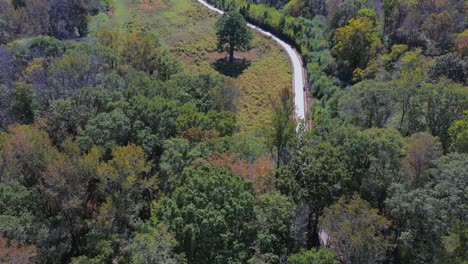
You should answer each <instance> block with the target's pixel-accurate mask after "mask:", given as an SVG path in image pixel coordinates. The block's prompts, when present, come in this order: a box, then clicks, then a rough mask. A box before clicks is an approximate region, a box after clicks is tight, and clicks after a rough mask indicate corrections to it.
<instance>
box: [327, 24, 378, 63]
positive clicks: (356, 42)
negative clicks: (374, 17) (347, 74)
mask: <svg viewBox="0 0 468 264" xmlns="http://www.w3.org/2000/svg"><path fill="white" fill-rule="evenodd" d="M374 28H375V27H374V25H373V22H372V21H371V20H369V19H367V18H366V17H360V18H357V19H351V20H350V21H349V25H347V26H344V27H341V28H338V29H337V30H336V33H335V41H336V44H335V46H334V47H333V50H334V51H335V53H336V55H337V56H338V58H339V59H340V60H341V61H343V62H347V63H349V67H350V68H351V70H354V69H355V68H357V67H360V68H364V67H366V65H367V62H368V61H369V60H370V59H371V58H372V57H374V56H375V54H376V53H377V49H378V48H379V46H380V45H381V43H380V40H379V38H378V37H377V35H376V33H375V29H374Z"/></svg>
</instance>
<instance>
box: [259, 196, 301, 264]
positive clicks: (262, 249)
mask: <svg viewBox="0 0 468 264" xmlns="http://www.w3.org/2000/svg"><path fill="white" fill-rule="evenodd" d="M294 212H295V205H294V202H293V201H292V199H291V198H289V197H286V196H284V195H281V194H279V193H267V194H264V195H261V196H260V197H259V198H258V201H257V204H256V205H255V217H256V227H257V239H256V241H255V248H256V251H257V254H261V255H262V257H263V259H266V260H268V261H267V263H281V262H280V260H281V259H283V258H284V257H285V256H287V255H288V252H289V250H290V249H291V246H292V244H293V230H292V228H291V226H292V220H293V217H294Z"/></svg>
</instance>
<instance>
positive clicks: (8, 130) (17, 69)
mask: <svg viewBox="0 0 468 264" xmlns="http://www.w3.org/2000/svg"><path fill="white" fill-rule="evenodd" d="M173 1H178V0H148V1H143V0H141V1H140V0H129V1H127V2H125V1H122V0H0V263H72V264H85V263H86V264H88V263H194V264H198V263H199V264H205V263H223V264H224V263H252V264H253V263H278V264H280V263H281V264H286V263H290V264H305V263H311V264H314V263H317V264H319V263H320V264H339V263H346V264H371V263H415V264H416V263H418V264H419V263H421V264H422V263H440V264H444V263H447V264H449V263H450V264H452V263H454V264H457V263H460V264H462V263H467V259H468V29H467V28H468V2H466V1H464V0H408V1H406V0H291V1H289V2H288V1H286V0H279V1H275V0H266V1H258V0H254V1H250V0H211V4H214V5H216V6H218V7H220V8H222V9H224V10H230V11H232V12H231V13H230V14H238V15H239V17H240V18H239V19H241V20H242V19H243V18H242V17H245V19H246V20H247V21H249V22H252V23H254V24H256V25H259V26H261V27H262V28H264V29H266V30H269V31H270V32H272V33H274V34H276V35H278V36H279V37H281V38H282V39H283V40H285V41H287V42H288V43H290V44H291V45H294V46H295V47H297V48H298V49H299V50H300V51H301V55H302V57H303V59H304V61H305V62H306V65H307V70H308V77H309V82H310V89H311V93H312V94H313V96H314V104H313V106H312V108H311V109H310V115H309V117H308V118H309V119H310V121H311V123H312V129H311V130H307V129H305V128H304V126H303V125H302V121H303V120H295V118H294V104H293V102H292V91H290V90H288V89H284V90H283V91H282V92H281V93H280V94H278V95H277V98H272V99H271V104H272V107H273V109H274V112H273V113H272V115H271V120H270V122H269V123H268V125H266V126H265V127H263V128H262V129H261V130H259V131H257V132H256V134H255V135H254V136H252V135H251V134H245V133H241V131H242V126H241V123H240V122H239V121H238V119H239V115H238V112H239V105H240V104H239V101H242V94H241V93H240V91H239V90H238V89H237V88H236V86H235V85H234V84H233V82H235V79H232V78H228V77H226V76H225V75H223V74H220V73H217V72H213V71H207V72H205V71H200V72H197V71H194V70H188V68H187V67H185V66H184V63H185V62H183V61H181V60H180V59H179V58H178V57H176V56H175V55H174V54H173V51H172V50H171V49H170V48H168V47H167V45H164V44H163V43H162V41H161V39H160V36H158V35H157V34H155V33H153V32H151V31H148V30H134V29H132V30H126V29H115V28H106V27H102V28H100V27H93V28H92V27H91V26H90V22H91V21H93V20H95V19H96V18H102V17H103V16H104V17H106V16H112V15H113V12H114V11H115V9H116V6H118V5H119V4H122V3H128V2H132V3H133V2H134V3H140V2H141V3H142V4H144V5H151V3H153V2H161V3H163V4H162V5H169V4H170V3H171V2H173ZM206 12H207V14H208V12H210V11H209V10H207V11H206ZM237 12H238V13H237ZM241 15H242V16H241ZM232 16H234V15H232ZM225 18H226V17H225V16H223V17H221V19H220V21H223V19H225ZM219 25H221V22H220V23H219ZM237 25H238V24H236V27H238V26H237ZM243 26H244V25H243ZM228 27H229V26H228ZM239 27H240V26H239ZM244 38H245V39H248V40H249V41H250V39H251V38H252V36H250V33H245V34H244ZM255 44H256V42H254V43H249V45H242V43H241V44H239V46H241V47H242V48H245V49H247V48H250V46H251V45H255ZM244 46H245V47H244ZM247 46H249V47H247ZM221 48H222V49H223V50H224V49H226V50H228V52H229V53H231V52H233V49H231V50H230V48H226V47H224V46H222V45H220V49H221ZM232 54H233V53H231V54H230V55H231V56H230V60H231V61H234V56H236V54H234V55H232ZM228 67H229V64H228ZM270 81H271V82H272V83H274V82H275V80H273V79H272V80H270ZM251 122H256V120H251Z"/></svg>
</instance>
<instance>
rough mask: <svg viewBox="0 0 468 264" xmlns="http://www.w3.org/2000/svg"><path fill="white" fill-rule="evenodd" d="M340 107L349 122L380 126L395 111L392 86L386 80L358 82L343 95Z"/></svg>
mask: <svg viewBox="0 0 468 264" xmlns="http://www.w3.org/2000/svg"><path fill="white" fill-rule="evenodd" d="M340 107H341V109H342V110H343V111H344V112H345V113H346V114H347V115H346V118H347V119H348V121H349V122H350V123H352V124H354V125H356V126H360V127H364V128H371V127H379V128H382V127H384V126H386V125H387V123H388V121H389V119H390V118H391V117H392V116H393V115H394V114H395V112H396V100H395V91H394V87H392V86H391V85H390V84H389V83H387V82H376V81H363V82H360V83H358V84H356V85H354V86H353V87H352V88H351V90H350V91H349V93H347V94H346V95H345V96H344V98H343V99H342V100H341V102H340Z"/></svg>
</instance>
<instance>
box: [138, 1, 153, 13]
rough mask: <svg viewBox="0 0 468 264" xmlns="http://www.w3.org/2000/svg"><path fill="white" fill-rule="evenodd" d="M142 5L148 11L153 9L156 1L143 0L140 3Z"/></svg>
mask: <svg viewBox="0 0 468 264" xmlns="http://www.w3.org/2000/svg"><path fill="white" fill-rule="evenodd" d="M140 7H141V8H143V9H145V10H147V11H151V10H153V9H154V2H153V0H143V2H142V3H141V4H140Z"/></svg>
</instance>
